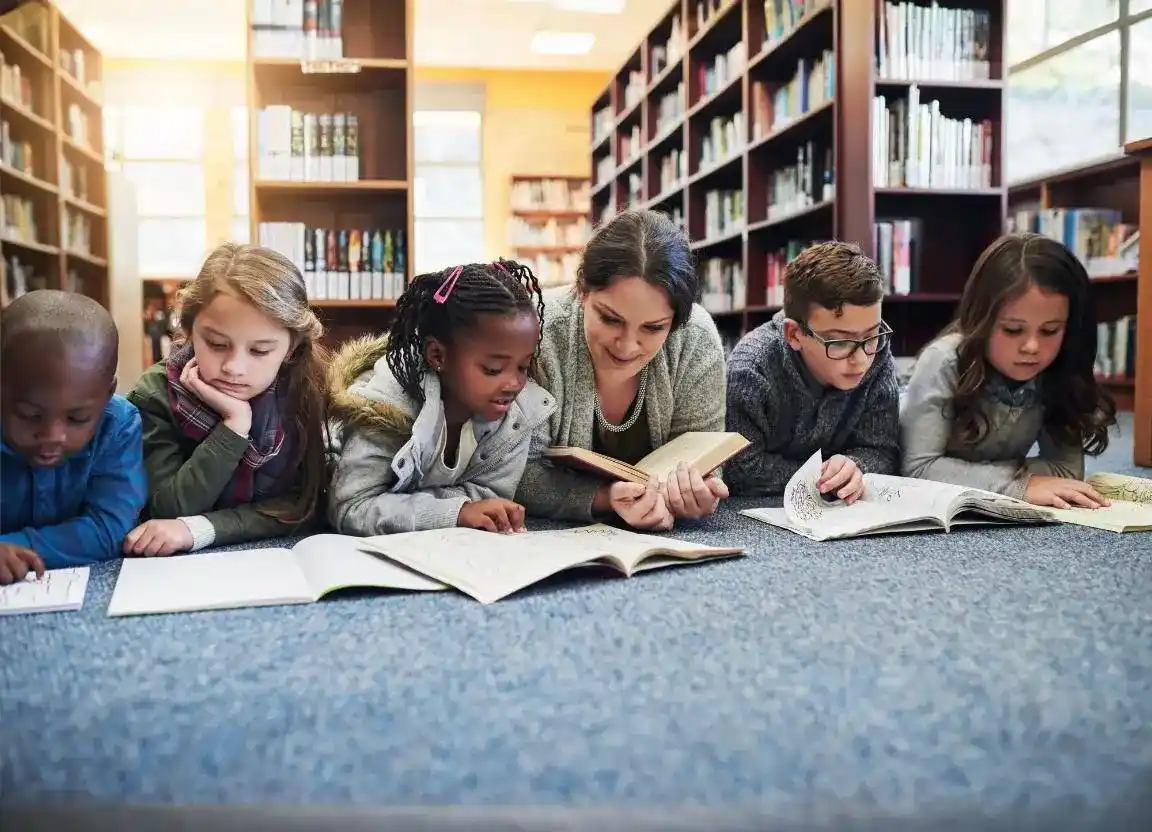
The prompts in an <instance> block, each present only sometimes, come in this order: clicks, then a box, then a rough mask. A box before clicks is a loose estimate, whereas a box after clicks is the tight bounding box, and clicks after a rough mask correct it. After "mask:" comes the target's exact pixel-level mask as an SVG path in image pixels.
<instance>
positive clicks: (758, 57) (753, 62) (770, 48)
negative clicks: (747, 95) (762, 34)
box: [745, 2, 833, 72]
mask: <svg viewBox="0 0 1152 832" xmlns="http://www.w3.org/2000/svg"><path fill="white" fill-rule="evenodd" d="M832 5H833V4H832V3H831V2H829V3H828V4H827V5H825V6H822V7H821V8H819V9H816V10H815V11H812V12H809V13H808V14H806V15H804V16H803V17H802V18H800V19H799V20H798V21H796V25H794V26H793V27H792V28H791V29H789V30H788V31H787V32H785V33H784V34H782V35H781V36H780V37H778V38H777V39H776V40H774V41H772V42H771V43H769V44H768V45H767V46H762V47H761V48H760V51H759V52H757V53H756V54H755V55H753V56H752V57H751V58H749V59H748V66H747V68H746V70H745V71H746V72H747V71H751V70H752V69H754V68H755V67H757V66H759V65H760V64H762V63H764V61H767V60H770V59H771V58H772V55H773V53H775V52H777V51H779V50H780V49H782V48H783V47H784V46H785V45H786V44H787V43H788V41H790V40H791V39H792V38H793V37H794V36H795V35H796V34H797V33H798V32H800V30H802V29H804V28H805V27H807V26H808V25H809V24H811V23H812V21H814V20H817V19H818V18H819V17H820V16H821V15H822V14H824V13H825V12H831V11H832Z"/></svg>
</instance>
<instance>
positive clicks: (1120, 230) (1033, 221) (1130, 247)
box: [1007, 207, 1140, 277]
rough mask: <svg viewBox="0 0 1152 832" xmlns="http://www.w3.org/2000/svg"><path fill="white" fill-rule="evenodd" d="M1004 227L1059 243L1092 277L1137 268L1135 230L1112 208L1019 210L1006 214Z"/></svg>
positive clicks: (1137, 254)
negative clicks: (1077, 258) (1049, 238)
mask: <svg viewBox="0 0 1152 832" xmlns="http://www.w3.org/2000/svg"><path fill="white" fill-rule="evenodd" d="M1007 227H1008V230H1009V231H1032V232H1035V233H1037V234H1043V235H1045V236H1046V237H1051V238H1052V239H1054V240H1059V241H1060V242H1062V243H1063V244H1064V245H1066V246H1068V248H1070V249H1072V251H1074V252H1076V256H1077V257H1079V258H1080V260H1081V261H1082V262H1083V263H1084V266H1085V268H1086V269H1087V270H1088V274H1089V275H1090V276H1093V277H1111V276H1113V275H1120V274H1125V273H1127V272H1129V271H1132V270H1135V269H1136V268H1137V267H1138V266H1139V265H1140V260H1139V250H1140V247H1139V240H1140V237H1139V231H1138V229H1137V226H1136V224H1135V223H1127V222H1124V221H1123V215H1122V214H1121V213H1120V212H1119V211H1117V210H1114V209H1112V208H1092V207H1084V208H1045V209H1021V210H1018V211H1014V212H1012V213H1011V214H1009V216H1008V223H1007Z"/></svg>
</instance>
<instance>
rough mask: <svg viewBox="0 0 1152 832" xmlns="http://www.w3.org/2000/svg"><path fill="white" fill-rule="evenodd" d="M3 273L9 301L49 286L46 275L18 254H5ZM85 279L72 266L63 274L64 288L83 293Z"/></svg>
mask: <svg viewBox="0 0 1152 832" xmlns="http://www.w3.org/2000/svg"><path fill="white" fill-rule="evenodd" d="M2 263H3V275H4V289H5V291H6V293H7V295H8V300H9V302H11V301H13V300H15V299H16V298H18V297H20V296H21V295H23V294H26V293H28V292H33V291H35V290H37V289H47V288H49V285H50V284H49V282H48V276H47V275H46V274H45V273H44V271H43V270H42V269H41V268H39V266H37V265H35V264H33V263H29V262H28V261H27V260H22V259H21V258H20V256H19V255H16V254H10V255H6V256H5V257H4V259H3V261H2ZM84 284H85V281H84V279H83V277H81V275H80V273H79V272H77V271H76V269H74V268H70V269H68V271H66V272H65V274H64V289H65V291H68V292H79V293H80V294H84Z"/></svg>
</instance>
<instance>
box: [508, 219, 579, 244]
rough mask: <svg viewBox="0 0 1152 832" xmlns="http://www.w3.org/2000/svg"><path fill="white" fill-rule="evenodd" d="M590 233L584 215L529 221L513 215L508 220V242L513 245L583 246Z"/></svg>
mask: <svg viewBox="0 0 1152 832" xmlns="http://www.w3.org/2000/svg"><path fill="white" fill-rule="evenodd" d="M591 234H592V226H591V225H590V224H589V222H588V219H587V218H586V217H579V218H576V219H572V220H557V219H555V218H552V219H549V220H547V221H546V222H529V221H528V220H525V219H524V218H523V217H515V216H514V217H511V218H510V219H509V220H508V242H509V243H510V244H511V245H512V246H514V247H519V246H522V247H549V246H556V247H560V246H565V247H567V246H583V245H584V244H585V243H586V242H588V238H589V237H590V236H591Z"/></svg>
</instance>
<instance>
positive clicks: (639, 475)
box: [543, 431, 751, 485]
mask: <svg viewBox="0 0 1152 832" xmlns="http://www.w3.org/2000/svg"><path fill="white" fill-rule="evenodd" d="M749 444H751V443H749V441H748V440H747V439H745V438H744V437H743V436H741V435H740V434H739V433H730V432H728V431H689V432H688V433H682V434H680V435H679V436H677V437H676V438H675V439H673V440H672V441H671V442H668V443H667V444H665V445H663V446H662V447H659V448H657V449H656V450H654V451H653V452H652V453H650V454H648V456H646V457H644V458H643V459H642V460H640V461H639V462H637V463H636V464H635V465H629V464H628V463H627V462H621V461H620V460H618V459H614V458H613V457H610V456H606V455H604V454H598V453H596V452H595V451H590V450H588V449H586V448H569V447H566V446H562V445H560V446H556V447H554V448H548V449H546V450H545V451H544V453H543V456H544V458H545V459H551V460H553V461H555V462H560V463H562V464H564V465H567V466H569V467H570V468H579V469H580V470H583V471H590V472H592V473H593V474H599V475H601V476H605V477H609V478H611V479H616V480H624V481H625V482H635V483H640V484H641V485H644V484H645V483H647V482H648V480H649V478H651V477H661V478H663V477H667V476H668V475H669V474H670V473H672V472H673V471H675V470H676V466H677V465H679V464H680V463H681V462H686V463H688V465H689V466H691V467H693V468H695V469H696V470H698V471H699V472H700V474H701V476H706V475H708V474H710V473H711V472H713V471H715V470H716V469H717V468H719V467H720V466H721V465H723V464H724V463H725V462H727V461H728V460H730V459H731V458H732V457H734V456H736V454H738V453H740V452H741V451H742V450H744V449H745V448H747V447H748V445H749Z"/></svg>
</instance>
